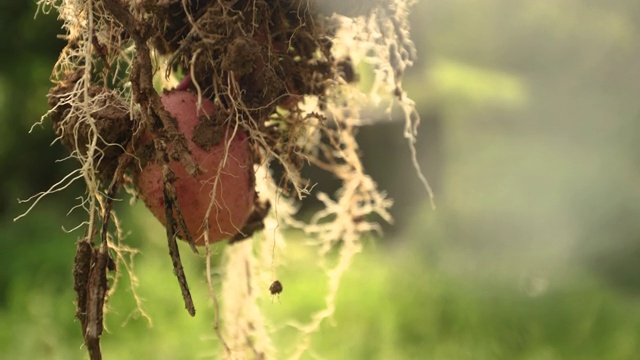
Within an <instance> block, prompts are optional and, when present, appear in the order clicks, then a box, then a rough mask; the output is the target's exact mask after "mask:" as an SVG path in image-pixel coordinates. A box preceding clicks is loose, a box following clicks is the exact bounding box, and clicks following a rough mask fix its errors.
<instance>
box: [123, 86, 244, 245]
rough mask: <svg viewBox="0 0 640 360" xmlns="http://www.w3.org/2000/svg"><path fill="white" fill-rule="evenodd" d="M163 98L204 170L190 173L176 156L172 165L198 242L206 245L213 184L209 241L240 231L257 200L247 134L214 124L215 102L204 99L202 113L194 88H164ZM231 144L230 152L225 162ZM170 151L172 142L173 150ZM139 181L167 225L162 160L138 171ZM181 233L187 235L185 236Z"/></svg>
mask: <svg viewBox="0 0 640 360" xmlns="http://www.w3.org/2000/svg"><path fill="white" fill-rule="evenodd" d="M161 99H162V104H163V105H164V107H165V109H166V110H167V111H168V112H169V113H170V114H171V115H172V116H173V117H174V118H175V119H176V120H177V125H178V131H180V132H181V133H183V134H184V135H185V137H186V139H187V142H188V147H189V150H190V151H191V157H192V159H193V161H194V162H195V163H197V164H198V165H199V167H200V168H201V169H202V170H203V172H204V173H203V174H199V175H196V176H191V175H189V174H188V173H187V170H186V169H185V167H184V166H183V165H182V163H181V162H180V161H178V160H173V159H172V160H171V162H170V165H169V166H170V167H171V169H172V170H173V171H174V173H175V176H176V181H175V182H174V184H173V186H174V188H175V190H176V194H177V197H178V203H179V206H180V209H181V211H182V214H183V217H184V220H185V222H186V225H187V229H188V230H189V233H190V234H191V236H192V237H193V238H194V240H195V242H196V244H197V245H204V219H205V214H206V212H207V209H208V207H209V204H210V202H211V197H212V194H213V192H214V190H213V189H214V185H215V187H216V189H215V194H213V201H214V202H213V205H212V208H211V213H210V215H209V241H210V242H216V241H220V240H223V239H225V238H227V237H230V236H232V235H234V234H236V233H238V231H239V230H240V229H241V228H242V227H243V225H244V224H245V222H246V220H247V218H248V217H249V214H250V213H251V211H252V209H253V203H254V199H255V189H254V174H253V161H252V156H251V150H250V146H249V140H248V138H247V136H246V134H245V133H243V132H242V131H241V130H240V129H238V131H237V132H236V134H235V136H234V137H233V138H231V136H233V132H234V129H233V128H231V127H229V126H228V125H215V120H214V116H212V115H214V114H215V107H214V105H213V103H211V102H210V101H208V100H207V99H204V98H203V99H202V108H201V109H200V111H199V112H198V111H197V99H198V98H197V95H196V94H194V93H192V92H189V91H182V90H174V91H170V92H166V93H164V94H163V95H162V96H161ZM207 115H208V116H207ZM201 121H202V122H201ZM194 133H195V134H196V136H195V137H194ZM145 138H146V142H147V143H148V144H150V142H151V137H150V136H143V140H141V142H142V143H143V145H144V143H145ZM203 138H204V139H205V140H202V139H203ZM212 139H213V140H212ZM194 140H195V142H194ZM227 143H229V146H228V154H227V156H226V161H225V162H224V164H223V160H224V157H225V144H227ZM196 144H197V145H196ZM172 150H173V148H172V146H171V145H169V146H168V151H169V154H171V152H172ZM220 166H223V167H222V170H221V171H218V169H219V167H220ZM136 186H137V188H138V191H139V193H140V197H141V198H142V199H143V201H144V203H145V204H146V205H147V207H148V208H149V209H150V210H151V212H152V213H153V214H154V215H155V217H156V218H157V219H158V220H160V222H162V224H163V225H164V224H166V219H165V209H164V195H163V191H162V189H163V179H162V163H161V161H159V160H152V161H148V162H146V164H144V166H143V168H142V170H141V171H140V173H139V174H138V175H137V179H136ZM180 237H181V238H183V240H184V236H180Z"/></svg>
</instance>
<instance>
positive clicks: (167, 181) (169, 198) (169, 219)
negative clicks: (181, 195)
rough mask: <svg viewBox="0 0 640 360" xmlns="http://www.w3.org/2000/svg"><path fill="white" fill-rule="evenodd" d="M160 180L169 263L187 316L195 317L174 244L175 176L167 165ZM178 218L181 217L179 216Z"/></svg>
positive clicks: (175, 228)
mask: <svg viewBox="0 0 640 360" xmlns="http://www.w3.org/2000/svg"><path fill="white" fill-rule="evenodd" d="M162 180H163V183H164V187H163V194H164V211H165V218H166V224H165V227H166V229H167V242H168V243H169V255H170V256H171V261H172V263H173V272H174V274H175V275H176V277H177V278H178V283H179V284H180V290H181V291H182V298H183V299H184V306H185V308H186V309H187V311H188V312H189V315H191V316H195V315H196V309H195V307H194V305H193V299H192V298H191V292H190V291H189V284H188V283H187V278H186V276H185V274H184V268H183V267H182V261H181V260H180V250H179V249H178V243H177V242H176V236H177V233H178V231H179V230H178V229H177V226H176V225H177V224H176V219H175V218H174V217H173V213H174V211H175V210H176V209H178V211H179V205H178V203H177V197H176V194H175V190H174V188H173V181H174V180H175V174H174V173H173V171H172V170H171V168H170V167H169V165H167V164H164V166H163V168H162ZM180 218H182V217H181V216H180ZM182 222H184V220H182ZM184 230H185V231H186V226H184ZM187 233H188V232H187Z"/></svg>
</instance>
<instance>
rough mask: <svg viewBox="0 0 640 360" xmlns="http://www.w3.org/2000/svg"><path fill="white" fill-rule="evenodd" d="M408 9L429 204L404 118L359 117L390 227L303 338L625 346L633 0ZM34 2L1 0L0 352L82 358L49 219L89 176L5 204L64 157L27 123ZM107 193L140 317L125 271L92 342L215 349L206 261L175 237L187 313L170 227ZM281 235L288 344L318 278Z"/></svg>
mask: <svg viewBox="0 0 640 360" xmlns="http://www.w3.org/2000/svg"><path fill="white" fill-rule="evenodd" d="M414 10H415V11H414V12H413V13H412V16H413V24H414V25H413V26H414V28H413V34H412V35H413V39H414V41H416V44H417V46H418V50H419V56H420V58H419V60H418V62H417V64H416V66H415V67H414V68H413V69H411V71H410V72H409V73H408V74H407V76H406V78H407V89H408V91H409V95H410V96H411V97H412V98H414V99H416V100H417V101H418V105H419V108H420V111H421V113H422V115H423V120H424V122H423V132H422V136H424V137H423V138H421V141H422V142H421V143H420V144H418V145H419V146H420V148H419V152H420V156H421V159H420V160H421V163H423V164H426V168H427V176H428V177H429V179H430V180H431V181H433V182H435V183H436V186H435V187H436V191H437V192H436V205H437V209H436V210H435V211H433V210H431V209H429V208H428V205H427V204H426V195H424V193H423V192H420V188H419V182H418V181H417V180H416V177H415V174H414V173H413V170H412V169H411V166H410V163H409V162H408V161H406V160H407V159H405V158H406V157H407V156H408V150H406V147H405V145H404V144H403V143H402V142H401V141H402V139H401V131H402V129H401V126H400V125H396V124H391V123H381V124H378V125H376V126H372V127H371V128H365V129H362V131H361V135H362V136H361V137H359V138H360V139H361V140H362V141H363V144H362V146H363V154H364V155H363V156H364V159H363V161H364V162H365V166H366V167H367V169H370V170H371V173H373V174H374V176H375V177H376V178H377V179H378V181H379V183H380V184H381V186H382V187H383V188H385V189H389V192H390V193H391V195H392V196H393V197H394V198H396V199H397V206H398V207H399V208H400V209H401V210H402V209H404V210H405V211H404V212H402V213H401V214H402V216H401V217H400V218H399V219H398V223H399V224H400V225H399V226H400V228H399V229H397V231H394V232H393V235H392V236H390V237H389V239H386V240H390V238H391V237H393V238H394V239H395V241H384V242H383V241H378V240H370V246H368V247H367V249H366V251H365V254H363V255H362V256H360V257H359V258H358V259H357V261H356V262H355V263H354V265H353V267H352V271H351V272H350V273H349V275H348V277H347V278H346V279H345V282H344V284H343V287H342V288H341V292H340V296H339V299H338V304H337V313H336V315H335V318H334V320H335V321H334V322H333V323H332V324H326V326H325V327H324V328H323V331H322V332H321V333H319V334H317V335H316V336H315V337H314V338H313V348H314V350H315V351H316V352H317V354H319V355H322V356H323V357H325V358H328V359H415V358H429V359H545V360H546V359H571V358H573V359H633V358H637V357H638V356H640V348H639V346H638V345H637V334H638V332H639V331H640V310H639V309H638V308H637V301H638V295H640V261H639V258H640V241H639V240H640V226H639V225H638V223H639V222H638V220H637V219H638V217H639V216H640V202H639V200H640V191H639V187H638V183H639V182H640V152H639V151H638V150H639V149H638V147H639V146H640V145H639V144H640V122H638V115H639V114H640V111H639V110H640V109H639V108H638V105H637V100H636V98H637V97H638V94H639V93H640V91H639V90H640V71H638V67H637V64H638V62H639V60H640V41H639V38H638V37H639V36H640V35H638V34H640V31H638V30H639V29H638V27H639V26H640V3H638V2H634V1H630V0H613V1H608V2H602V1H595V0H582V1H578V0H545V1H510V0H485V1H482V2H477V1H469V0H432V1H423V2H419V3H418V4H417V5H416V7H415V9H414ZM34 13H35V6H34V4H33V3H31V2H10V1H4V2H2V3H1V4H0V37H1V38H0V62H1V63H0V168H2V169H3V170H4V176H2V177H0V244H1V245H2V249H3V251H1V252H0V262H1V263H2V264H3V266H2V270H1V271H0V324H2V325H0V358H7V359H43V358H46V359H80V358H83V357H84V356H85V355H84V350H83V349H82V348H81V342H82V341H81V335H80V330H79V326H78V324H77V323H76V322H75V321H74V318H73V312H74V306H73V303H72V302H73V299H74V294H73V290H72V285H71V265H72V258H73V253H74V241H75V240H76V237H77V236H79V235H78V234H77V233H71V234H67V233H65V232H63V231H62V230H61V226H63V227H65V228H67V229H69V228H72V227H74V226H75V225H77V224H78V223H79V222H80V221H81V219H80V218H77V217H75V215H76V213H71V214H70V215H69V216H67V215H66V212H67V211H68V209H70V208H71V207H72V206H73V205H75V202H76V197H77V196H78V195H79V194H81V193H82V189H81V188H79V187H72V188H70V189H68V190H66V191H65V192H63V193H59V194H55V195H53V196H52V197H50V198H47V199H45V200H44V201H43V202H42V203H41V204H39V205H38V206H37V207H36V208H35V210H34V212H33V213H32V214H31V215H30V216H28V217H27V218H26V219H23V220H20V221H18V222H16V223H14V222H13V221H12V219H13V218H14V217H15V216H17V215H18V214H20V213H21V212H22V211H24V210H26V207H25V206H24V205H20V204H17V202H16V198H26V197H29V196H31V195H32V194H34V193H37V192H39V191H42V190H45V189H46V188H48V187H49V186H50V185H51V184H53V183H55V182H56V181H58V180H59V179H61V178H62V177H63V176H64V175H66V174H67V173H68V172H69V170H70V169H71V168H72V167H73V166H75V164H73V163H71V162H68V161H67V162H62V163H59V162H55V160H56V159H61V158H64V157H65V156H66V154H65V151H64V149H62V147H61V146H60V145H59V144H54V145H53V146H50V143H51V141H52V139H53V137H54V135H53V133H52V131H51V128H50V126H49V124H47V123H45V124H44V126H43V127H38V126H36V127H35V128H34V130H33V131H32V132H31V134H28V131H29V129H30V127H31V125H32V124H33V123H34V122H35V121H37V120H38V119H39V117H40V116H41V115H42V114H43V113H44V112H45V111H46V109H47V103H46V98H45V94H46V92H47V90H48V87H49V86H50V82H49V80H48V77H49V74H50V71H51V68H52V66H53V64H54V63H55V60H56V57H57V54H58V52H59V50H60V47H61V46H62V42H61V41H59V40H56V38H55V34H57V33H60V29H59V28H60V24H58V23H57V22H56V21H55V18H54V16H53V15H48V16H43V15H42V14H40V15H38V17H37V19H36V20H35V21H34V20H33V15H34ZM393 134H397V135H393ZM392 136H397V138H398V139H399V141H397V142H396V141H395V139H391V138H390V137H392ZM380 144H384V146H381V145H380ZM402 151H404V152H402ZM388 156H393V157H394V159H390V158H389V157H388ZM77 185H80V184H77ZM118 205H119V208H118V211H119V214H121V219H122V222H123V227H124V229H125V230H126V232H127V234H128V235H127V238H126V240H125V241H126V242H127V244H130V245H131V246H134V247H137V248H139V249H140V253H139V254H137V255H136V256H135V259H136V267H135V273H136V275H137V276H138V277H139V280H140V282H139V288H138V292H139V295H140V296H141V298H143V299H144V308H145V309H146V310H147V311H148V313H149V315H150V316H151V318H152V320H153V326H149V324H148V322H147V321H146V320H145V319H144V318H142V317H141V315H140V314H139V313H137V312H136V311H135V303H134V300H133V296H132V293H131V291H130V290H128V287H129V285H130V284H129V281H128V278H127V276H126V275H124V276H123V277H122V278H121V282H120V284H119V286H120V291H118V292H117V293H116V295H115V296H114V298H112V299H111V301H110V303H109V308H110V314H109V316H108V318H107V324H108V330H109V331H108V333H107V334H106V335H105V336H104V352H105V354H106V357H107V358H117V359H135V358H154V359H193V358H198V357H201V356H205V355H212V354H214V353H215V350H216V349H217V348H216V346H217V345H216V340H215V339H214V333H213V330H212V326H213V325H212V323H211V319H212V318H213V315H212V314H213V309H211V307H210V306H209V305H208V301H207V294H206V293H205V287H204V286H198V283H197V280H196V279H202V271H203V264H202V259H201V258H199V257H196V256H193V255H187V254H190V252H188V251H185V252H183V253H184V254H185V261H184V264H185V266H186V267H187V271H188V274H187V275H188V277H189V278H190V279H193V280H192V283H193V286H192V291H193V292H194V298H195V299H196V300H195V301H196V307H197V308H198V315H197V316H196V317H195V318H190V317H189V316H188V315H187V314H186V312H185V311H184V310H183V304H182V303H181V301H182V300H181V298H180V296H179V290H178V287H177V283H176V282H175V279H174V277H173V274H172V269H171V266H170V264H169V259H168V257H167V256H166V249H165V242H164V240H163V239H164V237H163V230H162V229H161V228H160V226H159V225H158V224H157V222H156V221H155V220H154V219H153V218H152V217H151V216H150V215H149V214H148V213H146V211H144V210H143V208H144V207H143V206H142V205H140V204H136V206H134V207H130V206H129V205H127V204H124V203H121V204H118ZM291 236H292V238H293V239H295V238H296V235H295V234H293V233H292V234H291ZM295 243H296V242H295V241H293V242H292V245H291V246H289V248H288V249H287V253H288V256H289V257H290V259H289V260H288V262H287V263H286V264H285V265H283V266H282V267H281V268H280V269H278V272H279V275H280V276H281V278H280V280H281V281H282V282H283V284H284V287H285V290H284V292H283V294H282V295H281V296H280V297H279V298H274V299H273V301H272V302H270V303H268V304H265V308H266V311H267V313H268V315H269V316H270V317H271V318H272V319H273V331H274V332H275V337H274V338H275V339H276V341H278V342H279V343H282V344H288V343H290V341H291V340H292V339H296V338H295V336H296V332H295V331H294V329H293V328H292V327H291V326H290V325H291V323H292V322H294V321H296V320H297V321H303V320H305V319H306V317H307V316H308V314H309V312H310V311H313V310H315V309H318V308H319V307H320V306H322V296H323V291H324V288H323V287H324V286H325V285H324V282H323V280H324V274H323V273H322V271H321V270H320V269H313V268H309V267H308V265H307V264H308V263H309V261H308V259H309V258H310V257H312V256H314V254H310V253H308V251H307V250H305V249H304V248H302V247H298V246H297V245H296V244H295ZM265 290H266V289H265ZM125 323H126V325H125V326H122V325H123V324H125ZM307 358H311V356H308V357H307Z"/></svg>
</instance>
